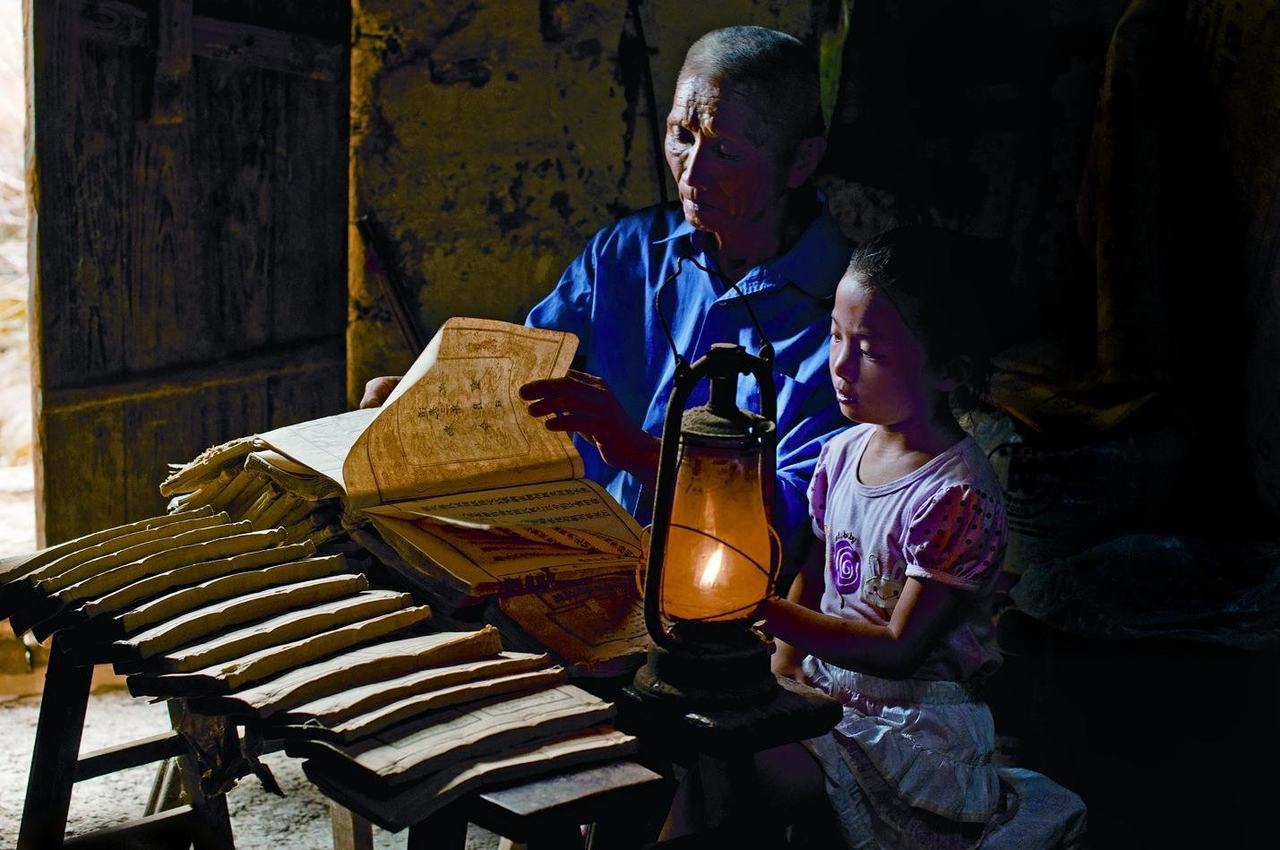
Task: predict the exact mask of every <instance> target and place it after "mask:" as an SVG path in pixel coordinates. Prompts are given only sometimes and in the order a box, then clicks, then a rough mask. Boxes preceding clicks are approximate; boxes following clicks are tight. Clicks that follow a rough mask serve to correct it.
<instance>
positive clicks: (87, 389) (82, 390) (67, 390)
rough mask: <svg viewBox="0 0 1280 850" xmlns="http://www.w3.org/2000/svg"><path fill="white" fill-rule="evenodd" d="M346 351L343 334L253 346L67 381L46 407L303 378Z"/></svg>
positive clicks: (92, 405)
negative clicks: (249, 350) (217, 356)
mask: <svg viewBox="0 0 1280 850" xmlns="http://www.w3.org/2000/svg"><path fill="white" fill-rule="evenodd" d="M343 352H344V347H343V342H342V340H341V339H340V338H336V337H335V338H327V339H320V340H314V341H309V342H305V343H301V344H298V345H293V346H289V345H282V346H280V347H279V348H274V349H272V350H271V351H265V352H255V353H253V354H249V355H245V356H242V357H239V358H236V357H231V358H227V359H224V360H221V361H219V362H218V363H213V364H197V365H193V366H179V367H177V368H171V369H164V370H160V371H156V372H149V373H147V374H143V375H134V376H130V377H128V378H124V379H122V380H119V381H106V382H95V383H93V384H81V385H77V384H67V385H63V386H62V387H53V388H50V389H49V390H48V391H47V392H46V394H45V395H46V397H45V399H44V405H43V407H42V409H43V410H45V411H46V412H49V413H58V414H73V413H74V414H87V413H92V412H93V411H95V410H100V409H103V408H107V407H114V406H118V405H121V404H130V403H143V402H153V401H155V400H157V399H162V398H169V399H172V400H174V401H183V400H186V399H188V398H189V397H190V396H192V395H203V394H206V393H209V392H212V391H225V392H231V393H242V392H244V391H245V387H246V385H250V384H254V383H260V382H262V381H264V380H269V379H271V378H279V379H281V380H284V381H296V380H303V381H305V380H307V376H308V373H312V372H316V371H318V370H319V371H326V370H328V369H330V368H332V364H334V363H339V364H340V363H343V362H344V361H343ZM188 403H190V402H188ZM205 412H207V411H205ZM298 421H301V420H298ZM268 427H274V426H270V425H268V426H265V427H264V426H257V427H253V428H248V429H247V430H245V431H243V432H241V433H240V434H235V435H231V436H233V437H239V436H243V435H244V434H251V433H256V432H258V431H260V430H267V428H268ZM224 439H227V438H224ZM216 442H222V440H213V441H211V442H205V443H202V444H201V445H199V446H197V447H195V448H193V449H192V450H191V451H190V452H189V453H187V454H186V455H185V457H192V456H194V455H196V454H197V453H198V452H200V451H201V450H203V449H204V448H206V447H207V446H209V445H211V443H216ZM165 477H167V475H166V476H165ZM160 480H163V478H161V479H157V481H160Z"/></svg>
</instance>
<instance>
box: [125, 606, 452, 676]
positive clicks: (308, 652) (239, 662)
mask: <svg viewBox="0 0 1280 850" xmlns="http://www.w3.org/2000/svg"><path fill="white" fill-rule="evenodd" d="M386 593H387V592H386V591H381V592H379V591H366V592H365V593H364V594H361V597H360V598H358V599H357V600H344V601H343V602H342V603H337V604H334V605H332V606H320V607H319V608H317V609H312V613H310V614H306V613H304V612H294V613H292V614H287V615H284V616H283V617H277V618H274V619H273V620H268V621H267V622H266V623H263V624H259V625H258V626H254V627H252V629H259V630H264V631H263V632H261V633H259V634H256V635H255V634H254V633H253V631H252V629H241V630H237V631H234V632H231V633H230V634H229V635H227V636H224V637H223V638H219V639H215V640H214V641H210V642H209V643H206V644H198V645H197V646H196V647H192V648H191V649H190V650H187V651H181V650H180V651H178V652H177V653H175V654H174V655H172V656H164V657H163V658H161V659H157V660H158V661H159V662H160V663H159V664H156V665H155V668H159V669H164V670H172V671H175V672H168V673H164V674H160V675H154V674H147V675H137V676H130V677H129V679H128V686H129V692H130V693H132V694H133V695H134V696H193V697H194V696H210V695H215V694H225V693H228V692H230V691H233V690H235V689H237V688H241V687H244V686H246V685H252V684H254V683H256V682H260V681H262V680H264V679H268V678H270V677H272V676H275V675H278V674H280V673H284V672H287V671H289V670H293V669H295V668H297V667H301V666H303V665H304V664H310V663H311V662H313V661H318V660H320V659H321V658H325V657H327V656H330V655H334V654H336V653H339V652H342V651H343V650H346V649H351V648H352V647H355V646H359V645H361V644H364V643H372V642H373V641H376V640H378V639H380V638H385V637H388V636H390V635H392V634H394V633H395V632H398V631H401V630H402V629H408V628H410V627H411V626H415V625H417V624H419V623H422V622H424V621H425V620H426V619H427V618H428V617H429V616H430V614H431V612H430V610H429V609H428V608H426V607H425V606H419V607H408V608H400V609H399V610H393V611H392V612H391V613H384V614H381V615H379V616H372V617H371V619H367V620H359V621H356V622H349V623H347V624H345V625H341V626H339V627H338V628H328V626H331V625H332V624H333V622H334V621H335V620H340V619H341V616H349V614H350V612H352V611H355V612H356V613H358V614H365V615H366V616H371V615H369V614H368V612H369V611H371V610H372V611H378V610H385V609H386V608H388V607H390V606H391V605H393V604H395V605H401V604H403V600H401V599H395V598H391V597H388V596H387V595H385V594H386ZM325 608H330V609H332V610H330V611H325V610H323V609H325ZM273 623H275V624H278V625H276V626H275V627H274V628H275V630H276V633H275V634H274V635H272V634H271V633H270V629H271V628H272V626H270V625H268V624H273ZM317 628H327V630H324V631H316V629H317ZM291 629H292V631H291ZM298 631H302V632H305V634H304V635H303V636H302V637H296V634H297V632H298ZM264 636H265V637H266V638H267V639H268V640H276V641H284V642H283V643H275V644H274V645H268V646H267V647H265V648H262V638H263V637H264ZM246 648H247V649H248V652H247V653H246V654H240V653H237V654H236V655H232V656H231V658H230V659H228V660H226V661H214V662H212V663H210V664H208V666H203V667H200V666H196V665H197V664H200V663H204V662H207V659H208V657H219V656H222V655H226V654H227V653H228V652H229V651H237V650H243V649H246ZM155 668H153V669H155Z"/></svg>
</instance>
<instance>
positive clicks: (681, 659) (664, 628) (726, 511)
mask: <svg viewBox="0 0 1280 850" xmlns="http://www.w3.org/2000/svg"><path fill="white" fill-rule="evenodd" d="M681 367H682V368H679V369H677V374H676V380H675V386H674V388H673V389H672V393H671V399H670V401H669V402H668V406H667V415H666V420H665V422H664V425H663V432H662V449H661V454H660V458H659V463H658V483H657V490H656V492H655V494H654V508H653V527H652V531H651V536H650V545H649V552H648V555H647V559H646V572H645V575H644V612H645V624H646V626H647V628H648V631H649V636H650V638H651V639H652V640H653V645H652V646H651V647H650V650H649V657H648V661H647V663H646V664H645V666H644V667H642V668H641V669H640V670H639V671H638V672H637V673H636V678H635V687H636V689H637V691H639V692H640V693H641V694H642V695H644V696H648V697H654V698H662V699H668V700H676V701H680V702H685V703H689V704H705V703H716V702H726V701H741V700H744V699H749V698H752V697H764V696H768V695H769V694H770V693H772V691H773V690H774V689H775V688H776V687H777V681H776V679H774V677H773V674H772V673H771V672H770V669H769V650H768V645H767V644H766V643H765V641H764V639H763V637H762V636H761V635H760V634H759V633H758V632H756V631H755V630H754V629H752V627H751V617H752V615H753V614H754V613H755V611H756V609H757V607H758V606H759V604H760V602H761V601H763V600H764V599H765V598H766V597H767V596H768V595H769V594H770V593H771V592H772V591H773V585H774V581H775V579H776V578H777V569H778V564H779V560H780V547H779V545H778V538H777V535H776V534H774V532H773V530H772V528H770V526H769V504H770V500H771V498H772V490H773V482H774V464H775V460H774V446H775V442H776V431H775V424H774V420H775V419H776V418H777V412H776V405H777V402H776V398H775V394H774V388H773V373H772V367H771V364H770V362H769V361H768V360H766V359H762V358H760V357H757V356H754V355H751V354H748V353H747V352H746V350H745V349H743V348H742V346H739V345H733V344H727V343H720V344H716V345H713V346H712V347H711V350H710V351H709V352H708V353H707V355H706V356H705V357H703V358H701V359H700V360H698V361H697V362H695V363H694V364H693V365H692V366H684V365H683V364H681ZM741 374H751V375H754V376H755V378H756V381H757V384H758V385H759V387H760V399H761V408H762V411H761V414H754V413H750V412H748V411H744V410H740V409H739V408H738V407H737V386H738V376H739V375H741ZM704 378H707V379H709V380H710V382H711V389H710V394H709V395H710V397H709V400H708V402H707V404H705V405H703V406H700V407H695V408H692V409H690V410H685V409H684V406H685V404H686V403H687V402H688V399H689V396H690V395H691V393H692V391H693V389H694V387H695V386H696V385H697V383H698V382H699V381H700V380H702V379H704Z"/></svg>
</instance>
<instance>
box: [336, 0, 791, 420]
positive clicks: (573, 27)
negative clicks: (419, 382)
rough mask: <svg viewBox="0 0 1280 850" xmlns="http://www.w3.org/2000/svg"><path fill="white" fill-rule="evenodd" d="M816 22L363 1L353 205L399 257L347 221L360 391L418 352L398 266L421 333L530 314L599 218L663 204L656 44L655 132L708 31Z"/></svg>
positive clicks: (618, 6)
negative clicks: (373, 246) (405, 317)
mask: <svg viewBox="0 0 1280 850" xmlns="http://www.w3.org/2000/svg"><path fill="white" fill-rule="evenodd" d="M635 8H638V9H639V17H638V20H637V19H636V18H634V17H629V9H630V10H634V9H635ZM809 16H810V9H809V4H807V3H784V2H767V3H766V2H750V0H737V1H736V2H731V3H717V4H697V3H677V2H669V0H662V2H640V3H625V2H603V0H578V2H574V0H541V2H538V3H534V2H530V1H529V0H498V2H488V3H481V2H464V0H441V2H433V3H418V2H409V0H357V2H356V3H355V20H354V50H353V54H352V134H351V135H352V150H353V157H352V181H351V186H352V212H353V216H354V217H360V216H363V217H365V221H366V223H367V224H369V225H370V226H371V227H372V229H373V230H374V231H375V232H380V233H382V234H383V235H384V237H385V244H386V245H388V246H391V247H389V248H387V249H386V250H384V251H383V252H382V253H383V254H389V255H391V256H378V257H376V258H371V257H369V256H368V253H367V248H368V246H367V245H366V244H365V240H364V239H363V238H362V237H361V236H360V234H359V233H358V232H356V231H355V230H354V229H353V232H352V245H353V254H352V262H351V266H350V269H351V272H350V274H351V323H350V326H349V331H348V343H349V356H348V358H349V363H350V371H349V379H350V380H349V386H348V390H349V393H350V394H351V397H352V400H353V401H354V400H355V399H357V398H358V397H359V388H360V387H361V386H363V383H364V381H365V380H366V379H367V378H368V377H370V376H373V375H377V374H384V373H391V372H396V373H398V372H400V371H402V370H403V369H404V368H405V367H406V366H407V365H408V364H409V363H410V362H412V358H413V356H415V355H416V351H413V350H412V349H411V346H410V345H409V344H408V343H407V341H406V339H405V337H404V335H403V334H401V333H400V332H399V330H398V325H397V324H396V322H395V321H394V314H393V311H392V309H391V307H390V305H389V300H388V296H387V294H386V290H385V289H384V280H385V279H386V275H387V273H389V274H390V275H391V276H392V277H393V278H395V277H399V278H400V279H401V280H402V281H403V286H404V290H405V292H406V293H407V298H406V301H407V303H408V304H409V306H410V311H411V313H412V314H413V316H414V318H415V319H416V321H417V324H418V326H419V328H420V332H421V334H422V335H423V336H424V337H425V338H428V339H429V338H430V336H431V334H432V333H434V331H435V330H436V328H438V327H439V325H440V324H441V322H443V321H444V320H445V319H447V318H449V317H450V316H454V315H469V316H480V317H485V318H495V319H504V320H508V321H521V320H523V317H524V315H525V313H526V312H527V311H528V310H529V308H530V307H531V306H533V304H534V303H536V302H537V301H538V300H539V299H540V298H541V296H542V295H543V294H545V293H546V292H547V291H548V290H549V289H550V288H551V286H553V285H554V284H555V282H556V280H557V279H558V278H559V276H560V272H561V271H562V270H563V268H564V266H565V265H566V263H567V262H568V261H569V260H570V259H572V257H573V256H574V255H575V254H577V252H579V251H580V250H581V249H582V247H583V245H585V244H586V242H587V240H588V239H589V238H590V237H591V235H592V234H593V233H594V232H595V231H596V230H598V229H599V228H600V227H602V226H604V225H605V224H607V223H608V222H609V221H611V220H612V219H614V218H616V217H618V216H619V215H621V214H623V213H625V212H628V211H630V210H634V209H639V208H641V207H645V206H648V205H651V204H654V203H657V202H659V200H660V197H661V191H662V187H661V184H660V180H664V181H667V182H668V184H669V183H670V178H669V177H668V176H667V175H666V168H665V165H663V166H662V171H661V172H659V171H658V170H657V165H658V162H657V160H656V159H655V151H654V134H655V125H654V123H653V120H654V117H655V112H654V108H653V105H652V104H651V103H650V101H649V93H648V90H649V84H648V79H647V77H646V74H645V72H644V65H645V62H644V59H645V57H646V55H647V58H648V60H649V63H648V64H649V66H650V68H651V71H652V80H653V88H654V91H656V92H657V98H656V100H657V112H656V116H657V119H658V126H661V125H662V124H663V123H664V122H665V119H666V114H667V112H668V110H669V108H670V103H671V100H670V98H671V90H672V88H673V85H674V82H675V77H676V74H677V72H678V71H679V65H680V61H681V59H682V58H683V56H684V51H685V48H686V47H687V46H688V45H689V43H690V42H692V41H693V39H695V38H696V37H697V36H698V35H700V34H701V33H703V32H705V31H707V30H709V29H713V28H715V27H718V26H725V25H729V24H734V23H750V24H759V25H763V26H769V27H774V28H777V29H782V30H786V31H789V32H793V33H795V34H797V35H799V36H801V37H806V36H807V35H808V30H809ZM642 34H643V36H642ZM669 191H673V190H670V189H669Z"/></svg>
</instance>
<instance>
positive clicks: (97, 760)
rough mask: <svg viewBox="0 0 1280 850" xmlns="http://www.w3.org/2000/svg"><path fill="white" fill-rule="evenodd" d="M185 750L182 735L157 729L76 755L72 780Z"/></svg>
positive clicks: (103, 774)
mask: <svg viewBox="0 0 1280 850" xmlns="http://www.w3.org/2000/svg"><path fill="white" fill-rule="evenodd" d="M186 751H187V748H186V745H185V744H183V742H182V737H181V736H180V735H179V734H178V733H177V732H173V731H169V732H160V733H158V734H155V735H151V736H149V737H146V738H140V739H139V740H137V741H130V742H129V743H127V744H119V745H117V746H114V747H105V748H103V749H101V750H94V751H93V752H91V753H87V754H85V755H83V756H80V759H79V761H77V762H76V774H75V781H76V782H82V781H84V780H86V779H92V778H94V777H95V776H106V775H107V774H108V773H115V772H117V771H121V770H128V769H129V768H131V767H139V766H140V765H144V764H151V763H152V762H157V761H161V760H163V759H167V758H171V757H173V756H178V755H182V754H183V753H185V752H186Z"/></svg>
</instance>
